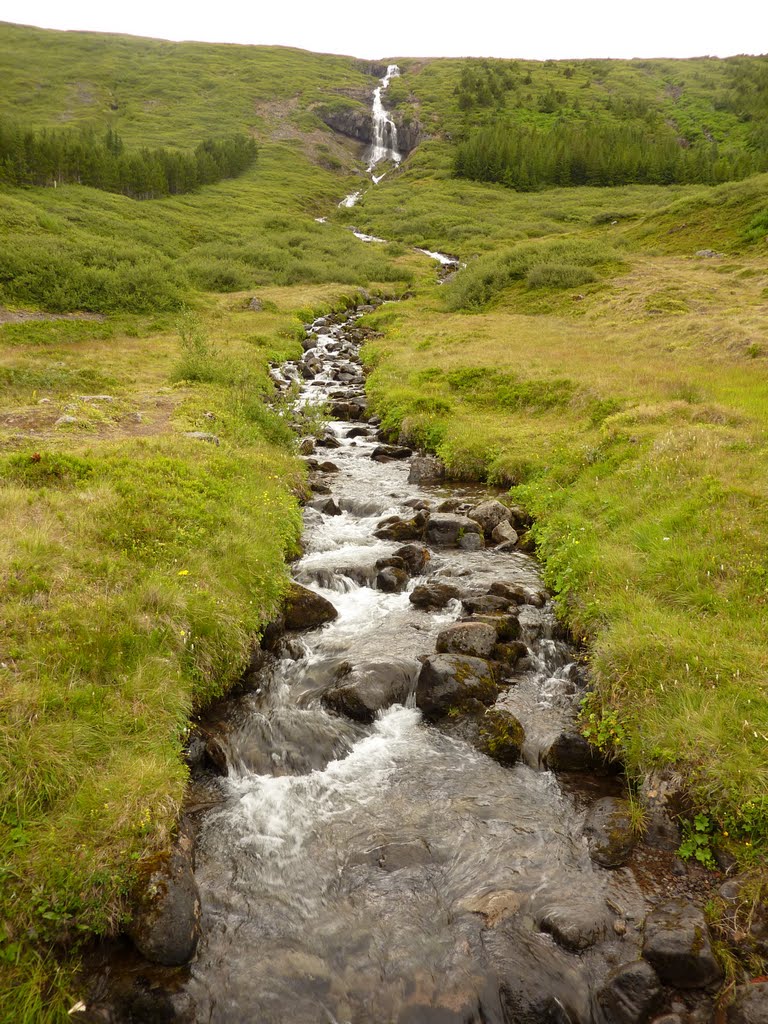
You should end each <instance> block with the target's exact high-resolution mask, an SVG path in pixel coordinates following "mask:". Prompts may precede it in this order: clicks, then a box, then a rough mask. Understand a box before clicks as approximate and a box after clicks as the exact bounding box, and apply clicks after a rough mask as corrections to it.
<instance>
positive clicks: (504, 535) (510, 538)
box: [491, 522, 517, 551]
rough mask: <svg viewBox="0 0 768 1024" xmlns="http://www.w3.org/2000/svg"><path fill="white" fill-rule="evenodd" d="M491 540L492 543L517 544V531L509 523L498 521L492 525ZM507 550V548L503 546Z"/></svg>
mask: <svg viewBox="0 0 768 1024" xmlns="http://www.w3.org/2000/svg"><path fill="white" fill-rule="evenodd" d="M491 540H492V541H493V543H494V544H513V545H514V544H517V532H516V530H515V529H514V528H513V527H512V526H510V524H509V523H505V522H502V523H499V525H498V526H494V528H493V530H492V532H491ZM505 550H507V551H508V550H509V548H505Z"/></svg>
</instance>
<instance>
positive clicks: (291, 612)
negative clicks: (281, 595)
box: [283, 583, 339, 629]
mask: <svg viewBox="0 0 768 1024" xmlns="http://www.w3.org/2000/svg"><path fill="white" fill-rule="evenodd" d="M338 614H339V613H338V612H337V611H336V609H335V608H334V607H333V605H332V604H331V602H330V601H326V599H325V598H324V597H321V596H320V594H316V593H315V592H314V591H313V590H308V589H307V588H306V587H302V586H301V584H299V583H291V588H290V590H289V591H288V595H287V597H286V599H285V606H284V608H283V618H284V622H285V628H286V629H315V628H316V627H317V626H322V625H323V624H324V623H326V622H333V620H334V619H335V618H338Z"/></svg>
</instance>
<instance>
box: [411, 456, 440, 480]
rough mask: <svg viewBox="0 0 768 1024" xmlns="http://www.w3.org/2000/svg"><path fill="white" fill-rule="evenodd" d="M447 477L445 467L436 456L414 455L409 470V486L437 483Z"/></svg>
mask: <svg viewBox="0 0 768 1024" xmlns="http://www.w3.org/2000/svg"><path fill="white" fill-rule="evenodd" d="M444 477H445V466H444V465H443V464H442V462H441V461H440V459H438V458H436V456H434V455H414V456H413V458H412V459H411V467H410V469H409V470H408V483H409V484H424V483H435V482H437V481H438V480H442V479H443V478H444Z"/></svg>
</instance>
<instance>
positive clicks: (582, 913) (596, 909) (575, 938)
mask: <svg viewBox="0 0 768 1024" xmlns="http://www.w3.org/2000/svg"><path fill="white" fill-rule="evenodd" d="M539 926H540V928H541V930H542V931H544V932H548V933H549V934H550V935H551V936H552V938H553V939H554V940H555V942H556V943H557V944H558V946H562V947H563V949H569V950H571V951H572V952H574V953H579V952H581V951H582V950H584V949H589V947H590V946H594V945H595V943H596V942H599V941H600V940H601V939H603V938H604V937H605V933H606V928H607V914H606V911H605V908H604V907H600V906H585V905H583V904H581V903H568V902H565V901H563V903H559V904H556V905H554V906H551V907H548V908H547V910H546V911H545V912H544V914H543V915H542V917H541V920H540V922H539Z"/></svg>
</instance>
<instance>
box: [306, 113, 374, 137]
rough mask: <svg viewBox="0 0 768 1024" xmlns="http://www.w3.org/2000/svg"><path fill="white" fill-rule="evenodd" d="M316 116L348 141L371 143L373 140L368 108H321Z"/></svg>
mask: <svg viewBox="0 0 768 1024" xmlns="http://www.w3.org/2000/svg"><path fill="white" fill-rule="evenodd" d="M317 114H318V115H319V117H320V120H321V121H323V122H324V123H325V124H327V125H328V127H329V128H332V129H333V130H334V131H335V132H339V134H340V135H346V136H347V138H349V139H356V140H357V141H358V142H371V141H372V138H373V135H372V133H373V123H372V121H371V111H370V109H369V108H366V107H364V106H363V105H362V104H360V106H351V105H350V106H342V105H336V106H333V107H321V108H320V109H319V110H318V111H317Z"/></svg>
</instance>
